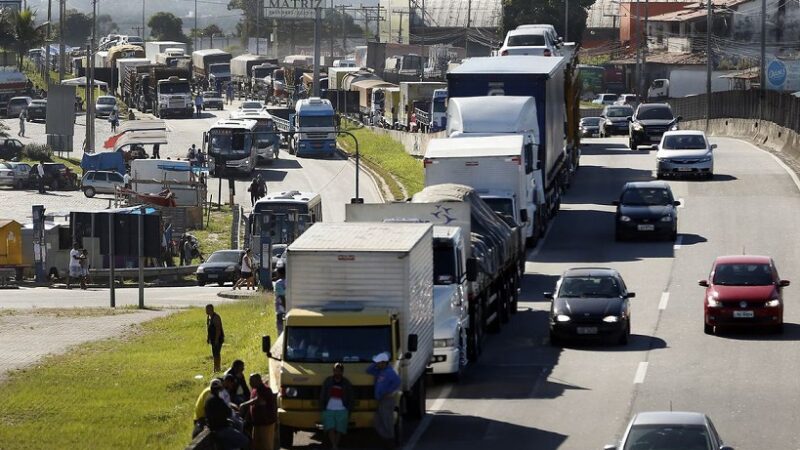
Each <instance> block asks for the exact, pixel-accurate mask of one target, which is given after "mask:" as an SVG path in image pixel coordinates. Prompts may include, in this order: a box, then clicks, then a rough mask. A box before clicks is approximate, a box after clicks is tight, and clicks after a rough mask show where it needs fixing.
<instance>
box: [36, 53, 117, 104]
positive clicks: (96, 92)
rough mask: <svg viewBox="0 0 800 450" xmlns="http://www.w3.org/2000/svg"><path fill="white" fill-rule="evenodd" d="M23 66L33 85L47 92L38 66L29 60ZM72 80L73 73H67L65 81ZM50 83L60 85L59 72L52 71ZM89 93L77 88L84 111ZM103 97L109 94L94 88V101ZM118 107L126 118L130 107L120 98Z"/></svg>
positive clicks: (76, 91) (84, 89) (83, 88)
mask: <svg viewBox="0 0 800 450" xmlns="http://www.w3.org/2000/svg"><path fill="white" fill-rule="evenodd" d="M23 66H24V69H23V70H24V73H25V75H26V76H27V77H28V78H30V80H31V82H32V83H33V85H34V86H39V87H40V88H42V89H44V90H45V91H46V90H47V88H48V86H47V85H46V84H45V82H44V77H43V76H42V74H41V73H40V72H39V70H38V69H37V68H36V66H35V65H34V64H33V62H32V61H31V60H29V59H25V61H24V63H23ZM70 78H73V75H72V74H71V73H65V74H64V79H65V80H69V79H70ZM50 82H51V83H58V72H56V71H53V70H51V71H50ZM109 89H110V88H109ZM87 91H88V89H87V88H85V87H79V86H78V87H75V95H77V96H78V97H80V98H81V100H83V109H84V111H85V110H86V93H87ZM101 95H108V94H106V93H105V92H103V91H102V90H101V89H100V88H99V87H95V88H94V97H93V98H94V100H95V101H97V97H100V96H101ZM112 95H113V94H112ZM117 106H118V107H119V115H120V117H125V116H126V115H127V114H128V105H126V104H125V102H123V101H122V100H121V99H120V98H117Z"/></svg>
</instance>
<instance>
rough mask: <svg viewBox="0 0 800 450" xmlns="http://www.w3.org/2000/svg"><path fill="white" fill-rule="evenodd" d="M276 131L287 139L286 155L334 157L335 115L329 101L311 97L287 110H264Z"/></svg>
mask: <svg viewBox="0 0 800 450" xmlns="http://www.w3.org/2000/svg"><path fill="white" fill-rule="evenodd" d="M267 112H269V113H270V114H271V115H272V120H273V122H274V123H275V127H276V128H277V130H278V131H280V132H281V133H283V134H284V135H288V136H289V138H288V144H289V152H290V153H294V154H295V155H297V156H327V157H331V156H333V155H334V154H335V153H336V132H337V128H336V123H335V122H336V120H335V118H336V112H335V111H334V110H333V106H332V104H331V102H330V100H327V99H321V98H318V97H311V98H308V99H303V100H300V101H298V102H297V104H296V105H295V107H294V110H292V109H290V108H267Z"/></svg>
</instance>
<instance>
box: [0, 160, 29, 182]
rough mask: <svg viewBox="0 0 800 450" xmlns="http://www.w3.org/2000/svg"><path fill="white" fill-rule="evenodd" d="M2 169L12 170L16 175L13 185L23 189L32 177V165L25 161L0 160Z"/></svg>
mask: <svg viewBox="0 0 800 450" xmlns="http://www.w3.org/2000/svg"><path fill="white" fill-rule="evenodd" d="M0 169H7V170H10V171H11V172H12V174H13V176H14V183H13V186H14V187H15V188H17V189H22V188H24V187H25V183H27V181H28V178H29V177H30V172H31V165H30V164H28V163H23V162H13V161H3V162H0Z"/></svg>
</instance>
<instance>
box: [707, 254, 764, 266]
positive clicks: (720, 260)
mask: <svg viewBox="0 0 800 450" xmlns="http://www.w3.org/2000/svg"><path fill="white" fill-rule="evenodd" d="M770 259H771V258H770V257H769V256H760V255H728V256H719V257H717V259H716V260H715V261H714V263H715V264H769V262H770Z"/></svg>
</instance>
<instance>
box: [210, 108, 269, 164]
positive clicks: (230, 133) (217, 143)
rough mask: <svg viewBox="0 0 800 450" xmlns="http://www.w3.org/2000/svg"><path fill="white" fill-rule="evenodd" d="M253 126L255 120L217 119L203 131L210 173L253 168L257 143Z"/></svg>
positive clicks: (256, 123)
mask: <svg viewBox="0 0 800 450" xmlns="http://www.w3.org/2000/svg"><path fill="white" fill-rule="evenodd" d="M257 125H258V122H256V121H255V120H247V119H236V120H234V119H228V120H220V121H219V122H217V123H215V124H214V125H212V126H211V129H209V130H208V131H207V132H205V133H203V146H204V147H205V150H206V154H207V155H208V168H209V171H210V172H211V175H214V176H219V175H221V173H220V172H223V173H224V172H239V173H242V174H250V173H251V172H252V171H253V169H255V167H256V159H257V155H258V153H257V152H258V145H260V144H259V143H258V142H257V139H255V134H254V131H255V129H256V126H257Z"/></svg>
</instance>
